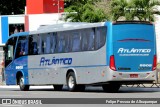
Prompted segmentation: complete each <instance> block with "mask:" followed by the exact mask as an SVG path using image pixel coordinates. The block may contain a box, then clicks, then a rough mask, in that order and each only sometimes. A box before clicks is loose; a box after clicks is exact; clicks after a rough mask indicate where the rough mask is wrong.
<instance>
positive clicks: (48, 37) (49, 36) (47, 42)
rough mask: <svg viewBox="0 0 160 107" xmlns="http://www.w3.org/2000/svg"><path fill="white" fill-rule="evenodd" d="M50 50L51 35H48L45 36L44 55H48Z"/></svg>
mask: <svg viewBox="0 0 160 107" xmlns="http://www.w3.org/2000/svg"><path fill="white" fill-rule="evenodd" d="M50 50H51V34H50V33H48V34H47V35H46V48H45V53H46V54H49V53H50Z"/></svg>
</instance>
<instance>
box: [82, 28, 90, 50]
mask: <svg viewBox="0 0 160 107" xmlns="http://www.w3.org/2000/svg"><path fill="white" fill-rule="evenodd" d="M81 36H82V51H87V50H88V40H87V39H88V37H87V30H86V29H84V30H81Z"/></svg>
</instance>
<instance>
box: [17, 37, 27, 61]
mask: <svg viewBox="0 0 160 107" xmlns="http://www.w3.org/2000/svg"><path fill="white" fill-rule="evenodd" d="M24 55H28V37H26V36H20V37H19V38H18V43H17V49H16V56H15V58H18V57H21V56H24Z"/></svg>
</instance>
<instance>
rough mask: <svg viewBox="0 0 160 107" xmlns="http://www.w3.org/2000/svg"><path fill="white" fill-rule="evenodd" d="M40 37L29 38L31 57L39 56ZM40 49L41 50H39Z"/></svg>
mask: <svg viewBox="0 0 160 107" xmlns="http://www.w3.org/2000/svg"><path fill="white" fill-rule="evenodd" d="M37 40H38V36H37V35H34V36H33V35H30V36H29V54H30V55H37V54H38V42H37ZM39 49H40V48H39Z"/></svg>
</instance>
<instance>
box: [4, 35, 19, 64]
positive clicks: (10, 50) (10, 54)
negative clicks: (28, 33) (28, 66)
mask: <svg viewBox="0 0 160 107" xmlns="http://www.w3.org/2000/svg"><path fill="white" fill-rule="evenodd" d="M16 41H17V37H13V38H10V39H9V40H8V42H7V43H6V47H5V67H6V66H8V65H9V64H10V63H11V62H12V60H13V58H14V52H15V46H16Z"/></svg>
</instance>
